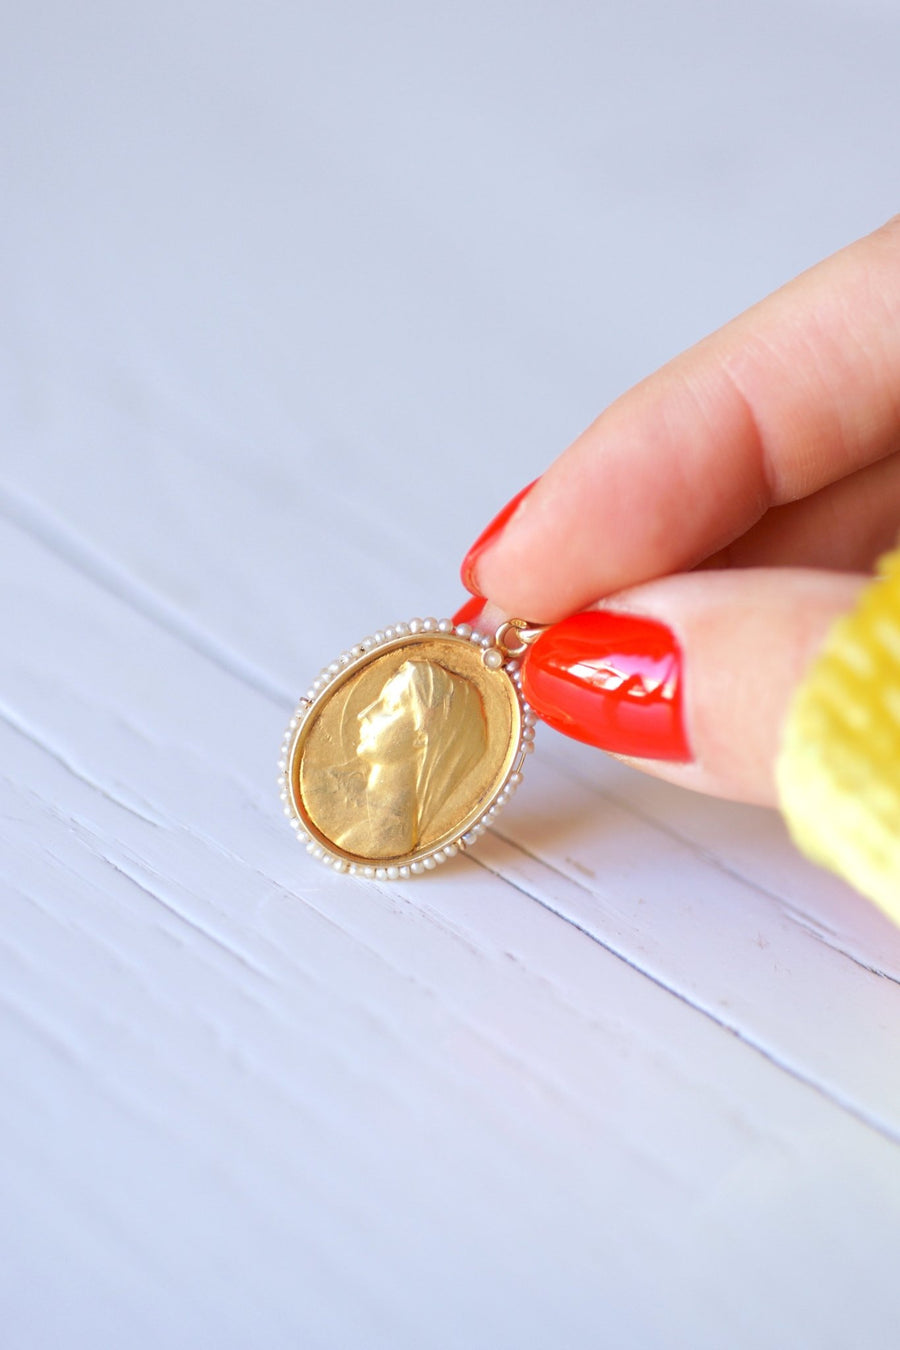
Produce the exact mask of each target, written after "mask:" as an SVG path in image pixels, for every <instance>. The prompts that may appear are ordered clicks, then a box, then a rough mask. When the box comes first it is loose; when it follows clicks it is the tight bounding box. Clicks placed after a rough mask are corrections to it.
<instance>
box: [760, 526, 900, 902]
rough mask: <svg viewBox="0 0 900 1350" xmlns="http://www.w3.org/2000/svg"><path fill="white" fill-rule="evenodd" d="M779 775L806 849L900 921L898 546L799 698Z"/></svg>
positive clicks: (839, 626)
mask: <svg viewBox="0 0 900 1350" xmlns="http://www.w3.org/2000/svg"><path fill="white" fill-rule="evenodd" d="M776 778H777V783H778V792H779V797H780V800H781V808H782V810H783V812H784V815H785V818H786V819H787V822H788V826H789V828H790V831H791V834H792V835H793V837H794V839H795V841H796V843H797V844H798V845H799V847H800V848H801V849H803V851H804V852H805V853H807V854H809V856H810V857H811V858H814V859H815V861H816V862H820V863H823V864H824V865H825V866H826V867H830V868H831V869H832V870H833V871H835V872H837V873H838V874H839V875H840V876H842V877H845V878H846V879H847V881H849V882H850V883H851V885H853V886H855V887H856V888H857V889H858V890H860V891H862V893H863V894H864V895H867V896H869V897H870V898H871V899H872V900H875V901H876V902H877V903H878V904H879V905H881V906H882V908H883V909H885V910H886V911H887V913H888V914H889V915H890V916H891V918H892V919H894V921H895V922H896V923H900V549H898V550H896V551H895V552H893V553H889V554H887V556H886V557H884V558H882V559H881V561H880V563H879V565H878V579H876V580H874V581H873V582H871V584H870V585H868V586H867V587H866V588H865V590H864V591H863V592H862V594H861V596H860V599H859V601H858V603H857V606H856V609H855V610H854V611H853V613H851V614H848V615H845V616H844V617H843V618H841V619H839V620H838V621H837V623H836V624H835V625H834V626H833V628H832V629H831V631H830V633H829V634H828V638H827V639H826V642H825V645H824V647H823V648H822V650H821V652H820V653H819V655H818V656H817V658H816V660H815V661H814V662H813V665H812V667H811V669H810V670H809V672H808V673H807V675H806V677H805V679H804V681H803V683H802V684H801V686H800V688H799V689H798V691H797V693H796V694H795V696H794V699H793V702H792V704H791V708H790V711H789V713H788V718H787V723H786V725H785V731H784V738H783V741H782V748H781V753H780V757H779V761H778V765H777V771H776Z"/></svg>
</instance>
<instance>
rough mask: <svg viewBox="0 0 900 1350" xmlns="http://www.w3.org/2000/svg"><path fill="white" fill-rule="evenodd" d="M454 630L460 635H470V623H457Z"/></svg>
mask: <svg viewBox="0 0 900 1350" xmlns="http://www.w3.org/2000/svg"><path fill="white" fill-rule="evenodd" d="M456 631H457V633H459V636H460V637H463V638H467V637H471V636H472V625H471V624H470V623H458V624H457V625H456Z"/></svg>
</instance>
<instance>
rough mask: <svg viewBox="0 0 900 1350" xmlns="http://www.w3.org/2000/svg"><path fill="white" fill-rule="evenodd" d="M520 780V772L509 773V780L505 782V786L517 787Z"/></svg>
mask: <svg viewBox="0 0 900 1350" xmlns="http://www.w3.org/2000/svg"><path fill="white" fill-rule="evenodd" d="M521 781H522V775H521V774H520V773H511V774H510V775H509V782H508V783H507V785H506V786H507V787H511V788H517V787H518V786H519V784H520V783H521Z"/></svg>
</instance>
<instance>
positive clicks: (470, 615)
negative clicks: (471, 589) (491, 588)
mask: <svg viewBox="0 0 900 1350" xmlns="http://www.w3.org/2000/svg"><path fill="white" fill-rule="evenodd" d="M486 604H487V601H486V600H482V598H481V596H480V595H472V596H470V597H469V599H468V600H467V601H466V603H465V604H464V605H462V606H461V607H460V608H459V609H458V610H457V611H456V613H455V614H454V615H453V622H454V623H474V622H475V620H476V619H477V618H478V616H479V614H480V613H481V611H482V610H483V609H484V607H485V605H486Z"/></svg>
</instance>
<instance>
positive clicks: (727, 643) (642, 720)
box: [522, 568, 870, 805]
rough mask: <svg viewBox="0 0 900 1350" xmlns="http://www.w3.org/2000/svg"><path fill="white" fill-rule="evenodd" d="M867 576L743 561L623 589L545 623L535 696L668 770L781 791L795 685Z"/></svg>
mask: <svg viewBox="0 0 900 1350" xmlns="http://www.w3.org/2000/svg"><path fill="white" fill-rule="evenodd" d="M867 580H870V578H866V577H862V576H848V575H842V574H839V573H833V572H816V571H812V570H805V569H799V568H798V569H774V568H773V569H739V570H735V571H724V572H691V573H685V574H681V575H678V576H671V577H665V578H663V579H661V580H658V581H652V582H649V583H647V584H645V585H642V586H636V587H634V588H632V589H630V590H627V591H621V592H619V593H618V594H616V595H615V596H612V597H611V598H610V599H608V600H606V601H604V602H603V605H602V607H600V608H596V609H591V610H586V611H584V612H582V613H580V614H574V615H572V616H571V617H570V618H568V619H564V620H562V621H561V622H560V623H557V624H553V625H552V627H550V628H548V629H547V630H546V632H544V633H542V634H541V636H540V637H539V638H538V639H537V641H536V642H534V643H533V645H532V646H531V647H530V648H529V649H528V652H527V654H526V656H525V657H524V660H523V663H522V679H523V688H524V691H525V695H526V697H527V699H528V701H529V703H530V704H531V706H532V708H533V709H534V711H535V712H536V713H537V714H538V716H539V717H540V718H541V719H542V720H543V721H545V722H547V723H549V725H550V726H553V727H555V728H556V729H557V730H558V731H561V732H563V733H564V734H566V735H568V736H573V737H575V738H576V739H578V740H581V741H586V742H588V744H590V745H596V746H598V747H599V748H600V749H601V750H607V751H609V752H610V753H612V754H615V755H618V756H620V757H622V758H625V759H627V760H629V761H630V762H632V763H634V764H635V765H636V767H638V768H641V769H645V770H646V771H648V772H649V773H653V774H656V775H657V776H658V777H661V778H667V779H669V780H670V781H671V782H673V783H678V784H680V785H682V786H684V787H690V788H696V789H697V790H699V791H701V792H709V793H713V794H715V795H716V796H721V797H731V798H734V799H736V800H740V801H752V802H759V803H765V804H769V805H771V804H774V803H775V801H776V792H775V779H774V770H775V760H776V757H777V754H778V749H779V742H780V737H781V728H782V724H783V722H784V718H785V715H786V712H787V708H788V704H789V701H790V698H791V694H792V692H793V690H794V688H795V687H796V685H797V684H798V683H799V681H800V680H801V679H802V677H803V675H804V672H805V671H806V669H807V667H808V666H809V664H810V662H811V660H812V658H813V657H814V656H815V654H816V651H817V650H818V648H819V647H820V646H821V644H822V642H823V641H824V638H825V635H826V633H827V631H828V629H829V627H830V626H831V624H832V623H833V621H834V620H835V619H836V618H837V617H838V616H839V615H841V614H843V613H846V612H847V611H848V610H850V609H851V608H852V607H853V605H854V602H855V600H856V597H857V595H858V593H859V591H860V589H861V587H862V586H863V585H864V584H865V583H866V581H867Z"/></svg>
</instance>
